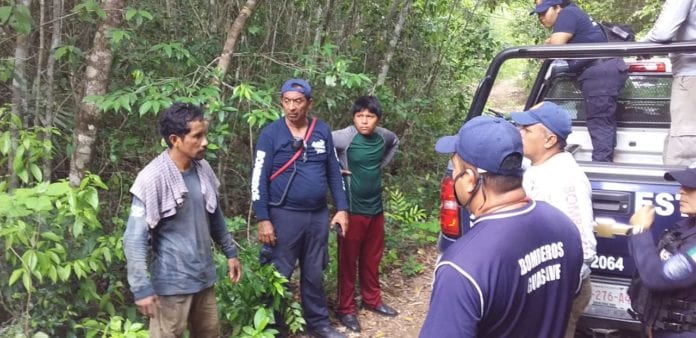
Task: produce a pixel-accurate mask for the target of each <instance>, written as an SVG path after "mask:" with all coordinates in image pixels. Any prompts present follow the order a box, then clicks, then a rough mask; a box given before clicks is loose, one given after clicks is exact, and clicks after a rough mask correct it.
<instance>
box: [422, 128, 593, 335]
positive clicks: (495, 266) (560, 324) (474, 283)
mask: <svg viewBox="0 0 696 338" xmlns="http://www.w3.org/2000/svg"><path fill="white" fill-rule="evenodd" d="M435 150H436V151H437V152H439V153H445V154H451V153H454V155H453V156H452V164H453V170H452V177H453V179H454V183H453V184H454V194H455V197H456V198H457V202H458V203H459V204H460V205H461V206H462V207H464V208H466V209H467V210H468V211H469V213H470V214H471V216H472V218H473V221H472V225H471V229H470V230H469V231H468V232H467V233H465V234H464V235H463V236H462V237H461V238H459V239H458V240H457V241H456V242H455V243H454V244H452V245H451V246H450V247H449V248H448V249H447V251H445V253H444V254H443V255H442V259H441V260H440V261H439V262H438V264H437V266H436V268H435V280H434V282H433V293H432V296H431V300H430V309H429V311H428V315H427V317H426V319H425V323H424V324H423V327H422V328H421V332H420V336H421V337H424V338H425V337H560V336H561V335H563V332H564V331H565V327H566V323H567V321H568V316H569V313H570V308H571V304H572V301H573V295H574V294H575V292H576V290H577V289H578V288H579V283H580V267H581V265H582V246H581V244H580V235H579V234H578V231H577V229H576V228H575V226H574V225H573V222H572V221H571V220H570V219H568V217H567V216H565V215H564V214H563V213H562V212H561V211H559V210H558V209H556V208H554V207H552V206H551V205H549V204H547V203H546V202H537V201H534V200H530V199H528V198H527V195H526V194H525V192H524V190H523V189H522V154H523V148H522V139H521V137H520V133H519V131H518V130H517V129H516V128H515V127H514V126H513V125H512V124H511V123H509V122H507V121H505V120H503V119H501V118H494V117H488V116H479V117H475V118H473V119H471V120H470V121H469V122H467V123H465V124H464V126H462V128H461V129H460V130H459V133H458V134H457V135H455V136H445V137H443V138H441V139H440V140H438V142H437V144H436V145H435Z"/></svg>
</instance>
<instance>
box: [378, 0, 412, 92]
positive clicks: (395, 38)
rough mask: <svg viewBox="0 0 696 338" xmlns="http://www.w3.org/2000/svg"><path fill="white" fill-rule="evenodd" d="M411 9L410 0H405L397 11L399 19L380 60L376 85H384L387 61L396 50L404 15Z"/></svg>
mask: <svg viewBox="0 0 696 338" xmlns="http://www.w3.org/2000/svg"><path fill="white" fill-rule="evenodd" d="M410 10H411V0H406V2H405V3H404V7H402V8H401V13H399V21H398V22H397V23H396V26H395V27H394V35H393V36H392V39H391V41H389V48H388V49H387V53H386V54H385V56H384V60H382V70H381V71H380V72H379V76H378V77H377V84H376V87H379V86H382V85H384V81H385V80H386V79H387V73H389V63H390V62H391V60H392V57H394V51H395V50H396V44H397V43H398V42H399V37H401V31H402V30H403V28H404V23H406V17H408V12H409V11H410Z"/></svg>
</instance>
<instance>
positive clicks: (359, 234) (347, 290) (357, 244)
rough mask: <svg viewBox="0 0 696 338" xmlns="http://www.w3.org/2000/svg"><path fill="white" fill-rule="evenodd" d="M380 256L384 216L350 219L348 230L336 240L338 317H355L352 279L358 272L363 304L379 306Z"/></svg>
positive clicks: (354, 217)
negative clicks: (347, 315)
mask: <svg viewBox="0 0 696 338" xmlns="http://www.w3.org/2000/svg"><path fill="white" fill-rule="evenodd" d="M383 252H384V214H379V215H375V216H365V215H353V214H351V215H350V227H349V228H348V233H347V234H346V236H345V237H343V238H339V240H338V308H337V310H336V312H338V313H339V314H355V313H357V306H356V304H355V278H356V274H357V272H358V269H359V271H360V292H361V294H362V300H363V303H364V304H365V305H367V306H369V307H372V308H374V307H376V306H377V305H379V304H380V303H382V296H381V292H380V287H379V262H380V261H381V260H382V253H383Z"/></svg>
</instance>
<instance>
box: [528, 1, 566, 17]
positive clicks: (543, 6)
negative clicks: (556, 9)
mask: <svg viewBox="0 0 696 338" xmlns="http://www.w3.org/2000/svg"><path fill="white" fill-rule="evenodd" d="M562 3H563V0H541V3H540V4H538V5H536V7H534V9H533V10H532V11H531V12H529V15H534V14H541V13H544V12H546V11H548V10H549V8H551V7H553V6H556V5H560V4H562Z"/></svg>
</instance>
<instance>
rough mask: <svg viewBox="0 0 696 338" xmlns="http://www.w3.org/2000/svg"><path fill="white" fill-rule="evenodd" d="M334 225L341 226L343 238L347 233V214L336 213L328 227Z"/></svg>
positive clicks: (343, 212) (343, 211)
mask: <svg viewBox="0 0 696 338" xmlns="http://www.w3.org/2000/svg"><path fill="white" fill-rule="evenodd" d="M336 223H338V224H340V225H341V229H342V230H343V232H342V234H341V235H342V236H343V237H345V236H346V234H347V233H348V212H346V211H345V210H342V211H338V212H336V215H334V217H333V218H332V219H331V223H329V224H331V225H330V226H333V224H336Z"/></svg>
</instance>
